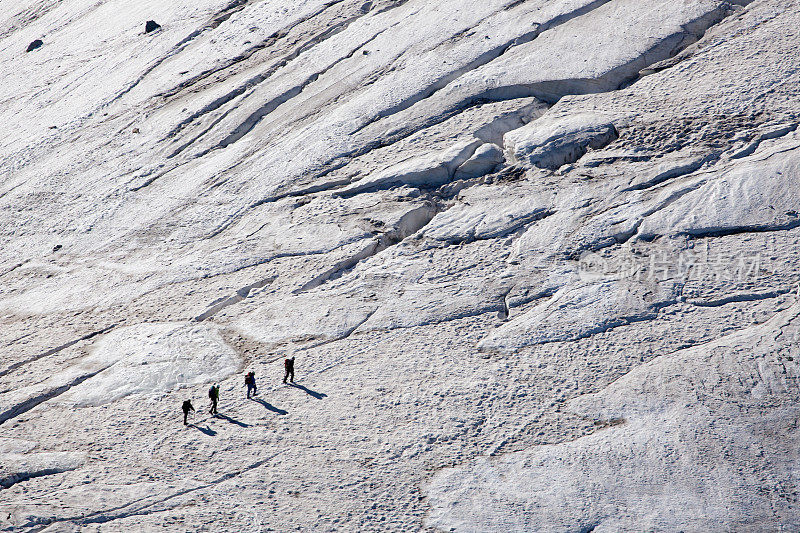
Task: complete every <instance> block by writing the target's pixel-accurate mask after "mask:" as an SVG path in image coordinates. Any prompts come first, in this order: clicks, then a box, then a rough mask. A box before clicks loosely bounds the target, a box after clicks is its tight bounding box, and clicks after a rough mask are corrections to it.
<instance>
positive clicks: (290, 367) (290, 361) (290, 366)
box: [283, 356, 294, 383]
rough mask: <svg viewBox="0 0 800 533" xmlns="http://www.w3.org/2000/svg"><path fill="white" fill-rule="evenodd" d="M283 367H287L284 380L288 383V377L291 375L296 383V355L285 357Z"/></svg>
mask: <svg viewBox="0 0 800 533" xmlns="http://www.w3.org/2000/svg"><path fill="white" fill-rule="evenodd" d="M283 367H284V368H285V369H286V375H284V376H283V382H284V383H286V379H287V378H289V376H291V381H292V383H294V356H292V357H290V358H287V359H284V361H283Z"/></svg>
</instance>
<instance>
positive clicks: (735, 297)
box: [686, 289, 792, 307]
mask: <svg viewBox="0 0 800 533" xmlns="http://www.w3.org/2000/svg"><path fill="white" fill-rule="evenodd" d="M790 292H792V289H777V290H774V291H768V292H743V293H738V294H732V295H730V296H725V297H723V298H717V299H716V300H705V301H703V300H698V299H691V300H686V303H688V304H691V305H696V306H697V307H721V306H723V305H727V304H730V303H739V302H757V301H760V300H769V299H772V298H777V297H779V296H783V295H784V294H789V293H790Z"/></svg>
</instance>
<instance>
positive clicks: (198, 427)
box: [189, 424, 217, 437]
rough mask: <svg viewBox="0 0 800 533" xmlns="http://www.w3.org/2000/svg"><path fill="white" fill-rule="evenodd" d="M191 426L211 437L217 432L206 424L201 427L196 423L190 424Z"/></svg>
mask: <svg viewBox="0 0 800 533" xmlns="http://www.w3.org/2000/svg"><path fill="white" fill-rule="evenodd" d="M189 427H193V428H194V429H196V430H197V431H199V432H200V433H204V434H205V435H208V436H209V437H213V436H214V435H216V434H217V432H216V431H214V430H213V429H211V428H210V427H208V426H206V427H204V428H201V427H200V426H198V425H196V424H189Z"/></svg>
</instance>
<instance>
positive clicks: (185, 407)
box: [182, 400, 194, 426]
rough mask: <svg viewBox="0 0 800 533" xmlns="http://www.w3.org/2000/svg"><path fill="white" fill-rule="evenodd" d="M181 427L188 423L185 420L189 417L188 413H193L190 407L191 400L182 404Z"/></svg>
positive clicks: (192, 407) (191, 406)
mask: <svg viewBox="0 0 800 533" xmlns="http://www.w3.org/2000/svg"><path fill="white" fill-rule="evenodd" d="M182 409H183V425H184V426H185V425H187V424H188V421H187V418H188V417H189V411H194V406H193V405H192V402H191V400H186V401H185V402H183V406H182Z"/></svg>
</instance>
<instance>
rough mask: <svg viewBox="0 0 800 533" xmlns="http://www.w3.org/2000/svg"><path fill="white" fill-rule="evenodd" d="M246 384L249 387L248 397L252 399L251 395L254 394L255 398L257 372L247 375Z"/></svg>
mask: <svg viewBox="0 0 800 533" xmlns="http://www.w3.org/2000/svg"><path fill="white" fill-rule="evenodd" d="M244 384H245V386H246V387H247V397H248V398H250V393H251V392H252V393H253V396H255V395H256V373H255V372H248V373H247V375H246V376H245V377H244Z"/></svg>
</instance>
